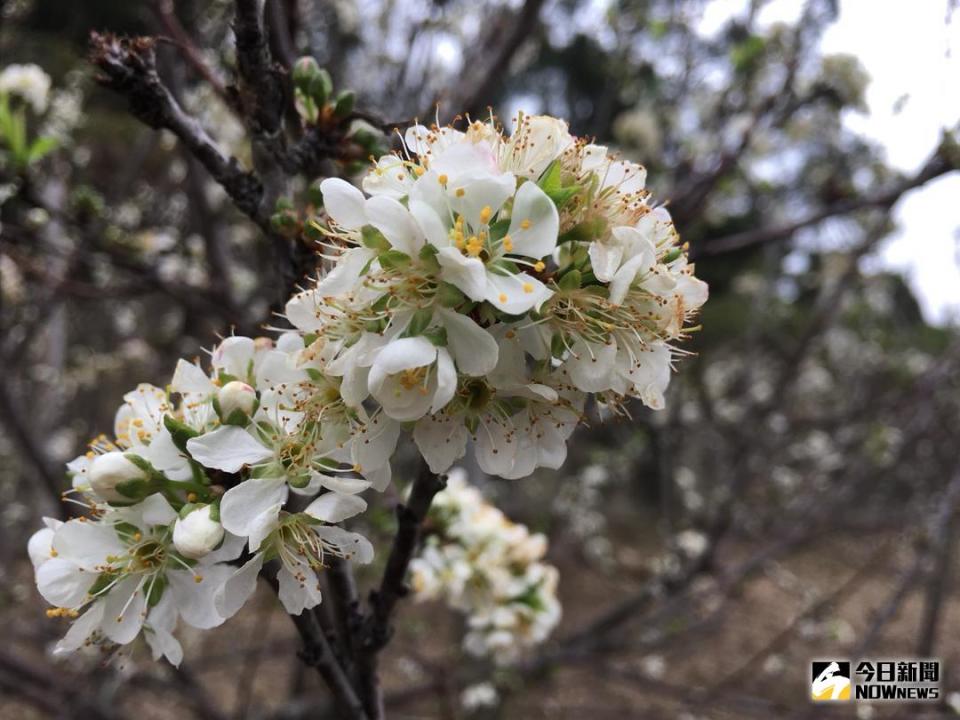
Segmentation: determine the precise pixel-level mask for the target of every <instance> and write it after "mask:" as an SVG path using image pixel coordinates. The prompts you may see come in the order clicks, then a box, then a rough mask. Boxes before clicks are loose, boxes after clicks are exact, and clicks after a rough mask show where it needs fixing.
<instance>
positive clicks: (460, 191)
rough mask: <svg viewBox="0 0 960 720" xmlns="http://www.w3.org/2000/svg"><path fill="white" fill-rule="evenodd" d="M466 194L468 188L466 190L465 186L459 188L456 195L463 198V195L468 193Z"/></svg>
mask: <svg viewBox="0 0 960 720" xmlns="http://www.w3.org/2000/svg"><path fill="white" fill-rule="evenodd" d="M466 194H467V191H466V190H464V189H463V188H457V192H456V196H457V197H458V198H461V197H463V196H464V195H466Z"/></svg>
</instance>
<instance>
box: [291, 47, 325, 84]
mask: <svg viewBox="0 0 960 720" xmlns="http://www.w3.org/2000/svg"><path fill="white" fill-rule="evenodd" d="M318 72H320V66H319V65H317V61H316V60H314V59H313V58H312V57H310V56H309V55H305V56H304V57H302V58H299V59H298V60H297V61H296V62H295V63H294V64H293V82H294V84H295V85H296V86H297V87H298V88H300V89H301V90H304V91H306V89H307V88H308V87H309V86H310V80H311V79H313V76H314V75H316V74H317V73H318Z"/></svg>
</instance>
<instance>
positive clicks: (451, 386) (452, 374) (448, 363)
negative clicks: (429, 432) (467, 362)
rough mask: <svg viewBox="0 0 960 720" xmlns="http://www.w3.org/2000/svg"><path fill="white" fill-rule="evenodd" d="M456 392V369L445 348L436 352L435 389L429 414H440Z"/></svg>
mask: <svg viewBox="0 0 960 720" xmlns="http://www.w3.org/2000/svg"><path fill="white" fill-rule="evenodd" d="M456 392H457V369H456V368H455V367H454V366H453V360H452V359H451V357H450V353H449V352H447V349H446V348H440V349H439V350H438V351H437V389H436V391H435V392H434V393H433V401H432V402H431V404H430V412H432V413H435V412H440V410H442V409H443V408H445V407H446V406H447V403H449V402H450V401H451V400H453V396H454V395H455V394H456Z"/></svg>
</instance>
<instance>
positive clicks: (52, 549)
mask: <svg viewBox="0 0 960 720" xmlns="http://www.w3.org/2000/svg"><path fill="white" fill-rule="evenodd" d="M59 554H60V553H58V552H57V549H56V548H50V557H56V556H57V555H59Z"/></svg>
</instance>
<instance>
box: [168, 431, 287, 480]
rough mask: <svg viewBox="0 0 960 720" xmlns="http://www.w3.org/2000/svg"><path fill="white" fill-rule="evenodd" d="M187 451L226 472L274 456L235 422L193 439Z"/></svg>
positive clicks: (203, 462)
mask: <svg viewBox="0 0 960 720" xmlns="http://www.w3.org/2000/svg"><path fill="white" fill-rule="evenodd" d="M187 451H188V452H189V453H190V456H191V457H192V458H193V459H194V460H196V461H197V462H198V463H200V464H201V465H203V466H205V467H208V468H215V469H217V470H223V471H224V472H231V473H234V472H238V471H239V470H240V469H241V468H242V467H243V466H244V465H252V464H254V463H258V462H261V461H262V460H266V459H267V458H270V457H273V450H271V449H270V448H268V447H266V446H265V445H262V444H261V443H260V442H258V441H257V440H256V439H255V438H254V437H253V436H252V435H251V434H250V433H248V432H247V431H246V430H244V429H243V428H241V427H237V426H236V425H224V426H222V427H219V428H217V429H216V430H214V431H212V432H208V433H206V434H205V435H200V436H198V437H195V438H190V439H189V440H188V441H187Z"/></svg>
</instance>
